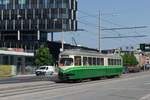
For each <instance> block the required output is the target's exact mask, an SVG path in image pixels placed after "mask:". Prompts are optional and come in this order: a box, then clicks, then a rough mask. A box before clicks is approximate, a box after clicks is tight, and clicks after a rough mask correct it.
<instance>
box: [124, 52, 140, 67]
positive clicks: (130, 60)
mask: <svg viewBox="0 0 150 100" xmlns="http://www.w3.org/2000/svg"><path fill="white" fill-rule="evenodd" d="M122 58H123V65H125V66H126V65H137V64H138V61H137V59H136V57H135V56H134V54H133V53H130V54H124V55H123V56H122Z"/></svg>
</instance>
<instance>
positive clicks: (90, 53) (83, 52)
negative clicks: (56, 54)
mask: <svg viewBox="0 0 150 100" xmlns="http://www.w3.org/2000/svg"><path fill="white" fill-rule="evenodd" d="M60 55H77V56H78V55H80V56H100V57H115V58H120V56H119V55H118V54H101V53H100V52H96V51H89V50H81V49H70V50H65V51H63V52H62V53H60Z"/></svg>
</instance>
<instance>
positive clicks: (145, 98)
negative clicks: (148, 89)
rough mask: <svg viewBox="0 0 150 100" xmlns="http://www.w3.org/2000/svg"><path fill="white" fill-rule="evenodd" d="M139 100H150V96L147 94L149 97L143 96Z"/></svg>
mask: <svg viewBox="0 0 150 100" xmlns="http://www.w3.org/2000/svg"><path fill="white" fill-rule="evenodd" d="M139 100H150V94H147V95H145V96H143V97H142V98H140V99H139Z"/></svg>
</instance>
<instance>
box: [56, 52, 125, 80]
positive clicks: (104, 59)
mask: <svg viewBox="0 0 150 100" xmlns="http://www.w3.org/2000/svg"><path fill="white" fill-rule="evenodd" d="M58 69H59V74H58V76H59V78H60V79H62V80H75V79H86V78H96V77H104V76H119V75H121V74H122V70H123V66H122V58H121V56H120V55H118V54H100V53H99V52H93V51H83V50H65V51H64V52H62V53H60V55H59V66H58Z"/></svg>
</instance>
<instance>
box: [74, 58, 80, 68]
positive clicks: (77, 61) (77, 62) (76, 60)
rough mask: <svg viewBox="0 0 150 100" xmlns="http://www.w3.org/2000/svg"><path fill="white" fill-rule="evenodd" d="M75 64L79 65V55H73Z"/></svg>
mask: <svg viewBox="0 0 150 100" xmlns="http://www.w3.org/2000/svg"><path fill="white" fill-rule="evenodd" d="M74 60H75V66H80V65H81V56H75V57H74Z"/></svg>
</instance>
